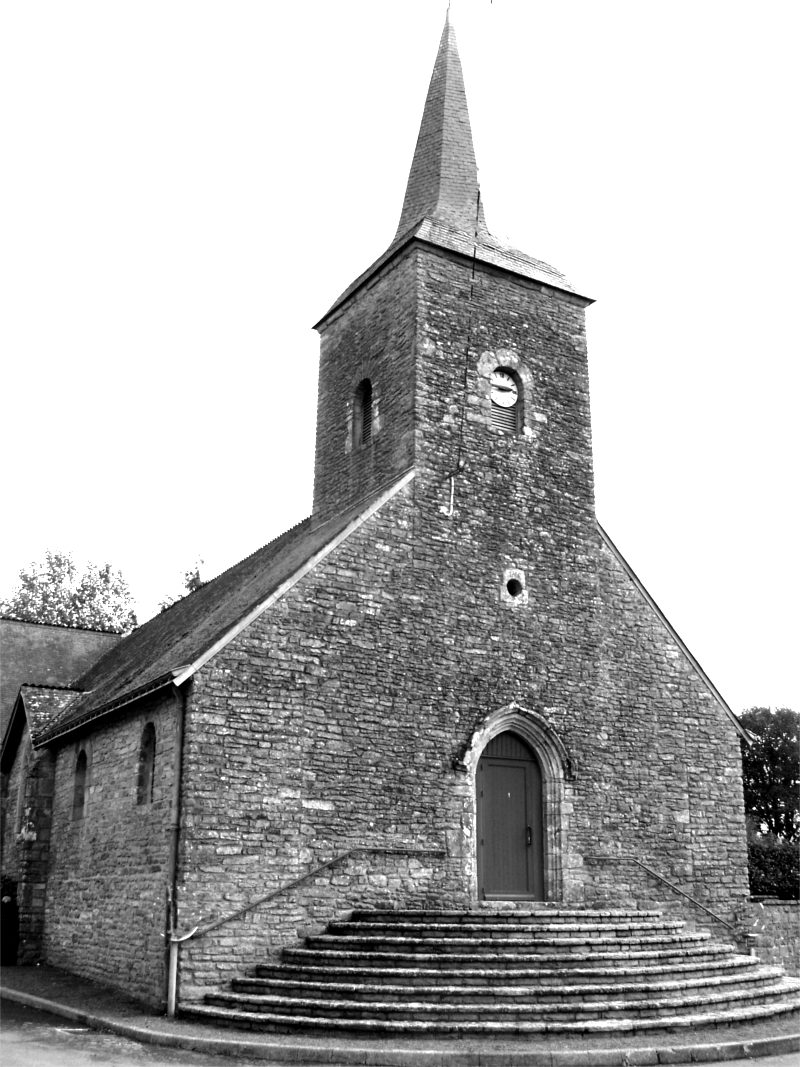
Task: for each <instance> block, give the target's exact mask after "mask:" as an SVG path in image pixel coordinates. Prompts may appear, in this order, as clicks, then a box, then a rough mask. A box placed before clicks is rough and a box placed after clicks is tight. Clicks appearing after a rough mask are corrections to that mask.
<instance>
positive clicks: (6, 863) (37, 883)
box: [2, 726, 54, 964]
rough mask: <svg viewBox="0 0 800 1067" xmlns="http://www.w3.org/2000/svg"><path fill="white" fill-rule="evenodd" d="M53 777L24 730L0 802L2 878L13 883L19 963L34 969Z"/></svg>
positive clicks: (44, 757) (38, 954)
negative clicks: (0, 814)
mask: <svg viewBox="0 0 800 1067" xmlns="http://www.w3.org/2000/svg"><path fill="white" fill-rule="evenodd" d="M53 772H54V765H53V759H52V755H51V753H49V752H46V751H45V752H34V751H33V750H32V748H31V744H30V735H29V732H28V727H27V726H25V727H24V729H23V732H22V736H21V738H20V741H19V745H18V747H17V754H16V758H15V760H14V764H13V766H12V768H11V771H10V773H9V775H8V779H7V782H6V786H5V796H4V798H3V803H4V812H3V842H2V846H3V872H2V873H3V875H4V876H5V877H8V878H10V879H12V880H13V881H14V882H15V883H16V896H17V908H18V914H19V946H18V951H17V962H18V963H24V964H30V963H36V962H38V961H39V960H40V959H41V956H42V931H43V927H44V909H45V887H46V881H47V868H48V861H49V855H50V834H51V818H52V806H53Z"/></svg>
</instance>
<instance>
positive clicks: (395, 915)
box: [349, 904, 661, 926]
mask: <svg viewBox="0 0 800 1067" xmlns="http://www.w3.org/2000/svg"><path fill="white" fill-rule="evenodd" d="M660 918H661V912H660V911H644V910H639V909H638V908H614V909H605V910H601V909H595V908H561V907H554V906H552V905H547V904H541V905H539V907H535V908H529V909H525V910H522V909H518V908H514V909H513V910H508V911H496V910H492V911H488V910H484V911H377V910H376V911H354V912H353V913H352V915H351V917H350V920H349V921H350V922H353V923H376V922H378V923H391V924H393V925H397V924H398V923H411V924H414V925H425V924H426V923H437V924H442V923H446V924H447V925H449V926H461V925H468V926H473V925H475V924H476V923H478V924H482V923H489V924H491V925H496V924H498V923H503V924H505V925H509V926H514V925H517V924H519V923H523V924H524V923H528V922H536V923H538V922H541V921H546V922H549V923H554V922H563V923H572V922H584V923H585V922H593V923H606V922H607V921H608V920H615V921H616V920H619V921H622V922H624V921H628V920H629V921H631V922H643V921H646V920H658V919H660Z"/></svg>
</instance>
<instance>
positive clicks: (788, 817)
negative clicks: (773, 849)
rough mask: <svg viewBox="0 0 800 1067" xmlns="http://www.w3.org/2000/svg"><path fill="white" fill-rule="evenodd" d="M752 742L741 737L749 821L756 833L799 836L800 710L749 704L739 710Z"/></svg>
mask: <svg viewBox="0 0 800 1067" xmlns="http://www.w3.org/2000/svg"><path fill="white" fill-rule="evenodd" d="M740 721H741V723H742V726H744V727H745V729H746V730H749V731H750V733H751V734H752V735H753V743H752V744H751V745H747V744H745V743H744V742H742V779H743V782H744V805H745V811H746V813H747V817H748V823H749V824H750V825H751V827H752V829H753V830H754V831H755V833H756V834H762V835H763V834H764V833H767V834H772V835H773V836H774V837H776V838H780V839H782V840H783V841H794V840H795V839H796V838H798V837H800V715H798V713H797V712H796V711H792V710H791V709H790V708H778V709H777V710H776V711H771V710H770V709H769V708H750V709H749V710H748V711H746V712H744V714H743V715H742V716H741V720H740Z"/></svg>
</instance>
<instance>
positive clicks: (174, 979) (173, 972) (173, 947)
mask: <svg viewBox="0 0 800 1067" xmlns="http://www.w3.org/2000/svg"><path fill="white" fill-rule="evenodd" d="M359 853H375V854H377V855H381V856H446V855H447V853H446V852H445V850H444V849H443V848H366V847H362V848H349V849H348V850H347V851H346V852H340V853H339V854H338V856H334V857H333V859H329V860H328V861H327V862H326V863H320V864H319V866H317V867H314V868H313V870H310V871H306V873H305V874H301V875H300V877H299V878H293V879H292V881H291V882H286V884H285V885H282V886H278V888H277V889H273V890H272V892H270V893H266V894H265V895H264V896H263V897H259V898H258V899H257V900H251V901H250V903H249V904H245V906H244V907H243V908H237V909H236V911H232V912H231V913H230V914H229V915H223V916H222V918H221V919H215V921H214V922H213V923H209V924H208V925H207V926H195V927H194V928H193V929H191V930H190V931H189V933H188V934H179V933H178V932H177V930H173V931H172V933H171V934H170V938H169V961H168V966H167V1015H168V1016H169V1017H170V1018H173V1017H174V1015H175V1012H176V1011H177V1008H178V951H179V948H180V945H181V944H182V943H183V942H184V941H192V940H193V939H195V938H198V937H203V936H204V935H205V934H208V933H210V932H211V931H212V930H217V929H218V928H219V927H220V926H224V925H225V923H229V922H231V921H232V920H233V919H238V918H240V916H242V915H245V914H246V913H247V912H248V911H252V910H253V909H254V908H257V907H258V906H259V905H260V904H266V902H267V901H268V900H273V899H274V898H275V897H278V896H280V895H281V893H286V892H288V891H289V890H290V889H294V888H295V886H298V885H300V884H301V883H302V882H306V881H308V879H309V878H314V877H315V876H316V875H318V874H319V873H320V871H324V870H327V869H328V867H333V866H335V865H336V864H337V863H341V862H342V861H343V860H346V859H349V858H350V856H355V855H358V854H359Z"/></svg>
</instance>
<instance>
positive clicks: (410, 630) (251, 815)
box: [180, 249, 747, 998]
mask: <svg viewBox="0 0 800 1067" xmlns="http://www.w3.org/2000/svg"><path fill="white" fill-rule="evenodd" d="M411 267H413V270H414V274H413V284H414V287H415V288H414V293H415V300H416V312H415V317H414V324H415V330H416V334H415V352H416V367H415V371H414V374H413V376H409V375H408V374H399V371H398V374H399V377H398V379H397V381H396V382H395V383H394V384H393V385H392V389H400V390H402V391H403V397H397V398H395V403H396V405H397V406H398V410H406V409H405V407H404V406H403V405H404V404H407V403H408V399H407V398H408V396H409V395H410V394H411V393H412V392H413V393H414V395H415V405H416V408H415V410H416V416H417V417H416V423H415V430H414V434H415V444H414V454H415V457H416V458H415V468H416V471H417V474H416V477H415V479H414V480H413V482H412V483H410V485H409V486H407V487H406V488H405V489H404V490H402V492H401V493H400V494H399V495H397V496H396V497H394V498H393V499H392V500H391V501H390V502H389V503H387V504H386V505H384V507H383V508H382V509H381V510H380V511H379V512H378V513H377V514H376V515H375V516H373V517H372V518H371V519H369V520H368V521H367V522H366V523H365V524H364V525H363V526H362V527H361V528H360V529H359V530H357V531H356V532H355V533H354V534H353V535H351V537H350V538H349V539H348V540H347V541H346V542H344V543H343V544H342V545H341V546H339V547H338V548H337V549H336V550H335V551H334V552H333V553H332V554H331V555H330V556H329V557H328V558H327V559H326V560H325V561H324V562H322V563H321V564H319V565H318V566H317V567H316V568H315V569H314V570H313V571H312V572H310V573H309V574H308V575H306V576H305V577H304V578H303V579H302V580H301V581H300V582H299V583H298V584H297V585H296V586H295V587H294V588H293V589H292V590H291V591H290V592H289V593H287V594H286V595H285V596H284V597H283V598H282V599H281V600H280V601H279V602H278V603H277V604H276V605H274V606H273V607H272V608H271V609H270V610H269V612H268V613H266V614H265V615H263V616H261V617H260V618H259V619H258V620H257V621H255V622H254V623H253V624H251V625H250V626H249V627H248V628H247V629H246V630H245V631H244V632H243V633H241V634H240V635H239V636H238V637H237V638H236V639H235V640H234V641H232V642H231V643H230V644H229V645H228V646H227V647H226V648H225V649H223V650H222V651H221V652H220V653H218V654H217V655H216V656H215V657H214V658H213V659H212V660H211V661H210V662H209V664H207V665H206V667H204V668H203V669H202V670H201V672H200V674H199V676H198V677H197V678H196V680H195V690H194V695H193V699H192V705H191V710H190V714H189V716H188V720H187V734H186V766H185V802H184V813H185V821H184V832H183V838H182V842H183V843H182V847H183V854H182V856H183V858H182V867H181V870H182V875H181V883H182V888H181V894H180V909H181V925H182V926H185V927H190V926H192V925H194V924H195V923H196V922H198V921H201V920H202V921H210V920H212V919H215V918H217V917H219V916H221V915H223V914H225V913H226V912H227V911H232V910H234V909H235V908H237V907H240V906H243V905H244V904H246V903H247V902H248V901H252V900H254V899H257V898H258V897H260V896H262V895H264V894H265V893H267V892H269V891H270V890H272V889H277V888H279V887H281V886H283V885H285V884H286V883H288V882H290V881H291V880H293V879H295V878H297V877H299V876H301V875H303V874H305V873H306V872H308V871H310V870H312V869H313V868H314V867H315V865H317V864H319V863H321V862H325V861H327V860H329V859H331V858H332V857H333V856H335V855H337V854H339V853H341V852H343V851H345V850H347V849H350V848H353V847H354V846H356V845H358V846H362V847H371V848H377V847H380V846H384V847H400V846H406V847H408V846H411V847H417V848H430V849H433V848H442V849H444V851H445V856H444V857H443V858H441V859H436V860H433V861H430V860H426V859H425V858H424V857H420V858H418V859H417V860H414V861H413V864H412V861H410V860H408V858H398V857H392V856H390V855H382V854H380V853H372V854H370V855H369V856H368V857H367V856H363V855H362V856H361V857H359V858H353V859H352V860H351V861H348V863H346V864H344V865H342V866H340V867H337V868H332V869H330V871H329V872H327V873H326V874H325V875H324V876H320V877H319V878H317V879H314V880H313V881H312V882H311V883H304V884H303V885H301V886H298V887H297V888H296V889H294V890H292V891H291V893H289V894H285V895H283V896H282V897H281V898H279V900H278V901H276V902H273V903H269V904H265V905H263V906H261V907H260V908H258V909H256V910H255V911H253V912H252V913H250V914H249V917H248V918H247V919H241V920H238V921H237V922H236V923H233V924H231V925H229V926H225V927H222V928H221V929H219V930H218V931H216V932H215V933H213V934H210V935H209V936H208V937H206V938H203V939H202V940H199V941H197V942H188V943H187V944H186V946H185V947H184V950H183V966H182V979H181V982H182V985H181V989H182V996H183V997H185V998H192V997H196V996H199V995H200V994H201V993H202V991H203V990H205V989H208V988H212V987H215V986H217V985H219V984H220V983H222V982H224V981H226V980H227V979H228V978H229V977H231V976H232V974H233V973H236V972H237V971H241V970H242V969H243V968H246V967H247V966H249V965H251V964H252V963H253V962H255V960H257V959H258V958H259V957H260V956H263V955H265V954H269V953H270V952H274V951H277V950H278V949H279V948H280V947H281V946H282V945H283V944H286V943H289V942H292V941H294V940H296V938H297V937H298V936H301V935H302V934H303V933H305V932H308V931H310V930H312V929H318V928H319V927H320V926H321V925H323V924H324V922H325V921H327V920H328V919H330V918H332V917H333V916H335V915H337V914H341V913H343V912H346V911H348V910H349V909H351V908H352V907H354V906H356V905H359V904H363V903H380V902H384V903H386V902H391V903H393V904H396V905H398V906H403V905H407V906H413V905H421V904H423V903H432V904H435V905H436V906H438V907H463V906H466V905H470V904H474V903H475V897H474V893H475V792H474V789H475V786H474V779H473V777H472V772H471V771H470V769H469V768H470V767H473V768H474V761H473V762H472V763H470V757H469V752H470V746H471V743H472V741H473V739H474V738H475V737H476V736H486V735H487V731H490V729H491V723H492V722H493V721H495V720H496V718H497V715H498V714H500V713H501V712H502V714H509V712H508V709H509V708H514V707H517V706H519V707H521V708H523V709H527V712H530V713H532V715H533V716H535V719H536V722H537V723H538V724H540V725H541V728H542V729H544V730H546V731H549V733H550V734H551V735H552V736H554V737H556V738H557V739H558V742H559V744H560V745H561V746H562V748H563V750H564V752H566V754H567V761H568V763H569V765H570V767H571V771H572V774H571V780H567V776H565V780H564V781H560V782H556V781H554V782H553V783H551V785H550V787H549V788H550V794H548V795H549V796H551V799H552V800H553V803H555V799H557V800H558V803H559V805H560V808H559V811H560V816H559V817H560V819H561V825H560V827H558V828H557V832H556V834H555V836H556V837H557V841H556V842H554V843H553V844H552V849H551V862H552V863H553V864H554V865H555V866H557V867H558V877H557V878H555V879H553V880H551V881H552V884H553V885H555V886H557V889H556V890H555V891H557V893H558V895H559V896H560V897H561V898H562V899H565V900H568V901H571V902H576V903H581V902H585V903H595V902H598V901H600V900H605V899H614V900H619V901H620V902H627V901H628V900H630V899H634V900H636V901H641V902H642V903H657V902H658V897H659V891H657V890H655V889H654V888H653V887H652V886H648V885H647V884H646V882H645V880H643V879H642V878H640V877H639V875H638V873H637V874H635V875H627V874H626V875H625V877H624V878H622V877H620V874H619V869H618V867H617V868H615V867H614V866H613V865H612V864H610V863H606V862H605V861H603V862H600V863H598V862H596V858H597V857H598V856H603V855H610V856H614V857H617V859H622V860H625V858H626V857H632V856H642V857H651V858H652V859H653V860H654V861H655V860H657V861H658V864H659V868H658V869H660V870H661V871H662V872H663V873H664V874H665V875H667V876H672V877H673V878H674V879H675V880H677V881H678V882H679V883H683V884H684V885H686V884H687V883H688V884H689V885H690V887H691V889H693V890H694V891H695V892H696V893H697V894H698V895H699V896H700V897H701V899H703V900H706V901H708V902H710V903H711V904H713V905H714V906H715V907H717V908H719V909H720V911H721V912H722V913H724V914H725V915H730V914H731V913H732V910H733V908H734V906H735V904H736V902H737V901H741V899H742V898H743V896H744V895H746V893H747V875H746V854H745V850H744V827H743V815H742V799H741V782H740V778H739V773H740V772H739V746H738V739H737V736H736V734H735V732H734V729H733V727H732V725H731V723H730V722H729V721H728V719H727V718H726V716H725V715H724V714H723V712H722V711H721V710H720V709H719V708H718V706H717V705H716V703H715V702H714V701H713V700H712V699H711V698H710V696H709V694H708V692H707V690H706V688H705V686H704V685H703V683H702V681H701V680H700V679H699V678H698V677H696V676H695V674H694V672H693V670H692V668H691V667H690V666H689V664H688V663H687V662H686V661H685V660H684V659H683V657H682V656H681V654H680V653H679V651H678V650H677V648H676V646H675V644H674V642H673V640H672V638H671V637H670V635H669V633H668V631H667V630H666V629H665V627H664V626H663V624H662V623H661V622H660V620H659V619H658V617H657V616H655V615H654V614H653V612H652V610H651V609H650V608H649V606H648V605H647V604H646V603H645V602H644V601H643V600H642V598H641V595H640V594H639V592H638V591H637V590H636V589H635V587H633V585H632V583H631V582H630V580H629V578H628V576H627V575H626V574H625V572H624V571H623V569H622V568H621V567H620V566H619V565H618V564H617V562H616V560H615V559H614V558H612V557H611V555H610V553H609V552H608V551H607V549H606V548H605V546H604V545H603V543H602V541H601V538H600V535H599V533H598V531H597V528H596V524H595V519H594V510H593V485H592V468H591V436H590V424H589V390H588V374H587V366H586V353H585V346H584V334H583V311H582V307H581V305H580V302H579V301H577V300H575V299H574V298H572V297H570V296H568V295H566V294H563V295H561V294H556V293H553V292H551V291H548V290H546V289H545V288H544V287H542V286H537V285H535V284H533V283H524V282H521V281H519V280H516V279H513V278H510V277H509V276H507V275H502V274H500V273H499V272H495V271H492V270H491V269H488V268H484V267H482V266H480V265H479V266H478V268H477V269H476V272H475V276H474V277H473V272H472V265H471V264H470V263H469V262H468V261H466V260H465V261H463V262H462V261H460V260H455V259H453V258H451V257H447V256H445V255H441V254H439V253H438V252H435V251H432V250H424V251H423V250H419V249H418V250H417V251H416V252H415V253H414V254H413V255H410V256H409V257H408V258H407V259H406V260H405V261H404V263H403V264H401V265H399V266H398V267H397V268H396V269H397V271H398V275H397V277H398V279H402V284H401V282H400V281H399V280H398V285H399V286H400V287H401V289H402V294H398V299H399V300H400V304H401V306H402V308H406V303H405V300H406V297H405V288H404V287H405V286H406V285H408V284H411V283H410V281H409V270H410V268H411ZM378 293H381V294H382V295H381V296H380V302H382V309H383V310H382V312H381V314H377V313H376V310H375V307H376V304H375V302H376V301H377V300H378V295H377V294H378ZM388 294H389V290H388V289H387V290H386V291H385V292H384V290H381V288H380V285H376V286H375V288H374V290H370V291H368V292H366V293H364V294H357V295H356V297H355V298H354V305H353V307H352V308H351V309H350V310H349V311H348V312H347V314H350V315H351V316H352V320H351V321H352V324H353V325H352V330H353V332H352V338H353V341H352V344H351V345H344V346H343V348H341V349H340V350H339V351H340V352H345V351H348V350H349V351H351V356H350V357H349V358H353V359H355V355H356V349H357V348H358V345H359V344H361V343H366V342H364V341H363V339H364V337H368V338H369V351H370V352H372V353H373V357H374V358H376V359H378V358H382V357H379V355H376V353H379V352H380V350H381V345H384V346H385V350H386V351H387V352H388V351H390V350H392V345H393V338H394V334H393V333H391V330H390V332H389V333H388V334H387V333H385V332H384V333H383V334H381V331H382V330H384V331H385V330H386V329H390V327H388V326H387V325H386V323H388V322H390V321H391V316H390V310H391V308H390V304H389V302H388ZM360 302H363V306H364V315H365V320H368V321H369V323H370V329H369V330H368V331H366V332H365V333H359V332H358V331H357V330H356V328H355V323H356V319H357V312H358V307H359V303H360ZM401 314H402V315H406V311H402V312H401ZM386 316H388V318H387V317H386ZM345 318H346V316H345V315H343V319H342V321H343V322H344V321H345ZM406 321H407V320H406V319H404V322H406ZM409 321H410V320H409ZM341 358H344V357H343V356H342V357H341ZM382 366H385V364H382ZM496 366H502V367H509V368H511V369H513V370H514V372H515V373H516V374H518V376H519V379H520V381H521V382H522V383H523V389H524V396H525V426H524V431H523V432H522V433H521V434H519V435H505V434H503V433H502V431H499V430H497V429H493V428H492V427H491V425H490V423H491V405H490V401H489V380H490V376H491V371H492V370H493V369H494V367H496ZM357 375H361V370H360V369H357V370H356V369H355V364H354V369H353V370H352V371H349V372H348V373H347V374H345V375H344V377H345V378H347V379H349V378H352V379H353V385H355V384H356V376H357ZM376 381H377V378H376ZM465 383H466V391H465V387H464V386H465ZM348 388H349V386H348ZM328 399H330V397H328ZM340 399H342V400H343V399H344V394H343V395H342V398H340ZM325 402H326V400H325V398H323V397H321V400H320V404H321V411H322V408H323V407H324V405H325ZM340 411H341V405H340ZM383 411H384V412H386V413H387V422H386V423H384V424H383V425H382V427H381V431H380V432H381V433H382V434H385V435H386V439H391V438H392V435H393V434H397V435H398V436H397V437H396V438H394V440H400V439H405V433H406V429H405V427H406V423H405V421H404V419H405V416H403V418H402V419H401V420H400V424H399V425H397V426H395V425H393V423H392V420H391V418H390V417H389V415H388V413H389V411H390V407H389V405H388V404H387V405H385V406H384V408H383ZM325 417H326V418H327V417H328V416H327V415H326V416H325ZM340 417H341V414H340V416H337V418H340ZM382 417H383V416H382ZM335 421H336V420H335V419H334V422H335ZM320 441H322V442H326V443H325V447H326V448H328V449H329V450H330V452H331V457H330V458H328V459H326V461H325V462H326V463H327V467H326V466H325V465H324V464H321V465H320V466H318V470H317V475H318V486H317V492H318V499H322V498H323V497H324V493H325V487H324V485H323V484H322V483H321V482H320V477H321V476H322V475H324V474H325V472H326V471H327V472H328V473H329V474H330V476H331V477H332V478H333V481H334V483H337V479H340V478H342V477H344V475H343V474H342V472H343V471H344V470H345V464H346V463H348V462H350V461H349V460H347V459H346V458H345V456H346V452H345V442H344V441H342V440H341V435H339V436H337V435H336V434H332V435H330V436H326V434H325V432H323V433H322V434H321V437H320ZM393 462H394V461H393V460H392V461H391V462H389V461H387V464H386V466H385V468H384V470H385V471H386V472H389V471H390V470H391V467H392V463H393ZM337 465H338V466H337ZM351 473H352V471H351ZM348 477H350V475H348ZM371 477H372V475H371V474H369V472H364V473H363V480H362V482H361V483H360V484H362V485H363V486H364V488H368V487H369V486H370V485H372V484H374V483H373V482H372V481H371V480H370V479H371ZM451 477H452V480H451ZM337 484H339V485H342V484H344V482H342V481H339V482H338V483H337ZM348 484H350V485H352V484H354V483H352V482H350V483H348ZM348 491H349V490H348ZM320 493H321V494H323V497H319V494H320ZM337 496H339V497H341V493H340V491H339V490H338V489H337V490H335V491H333V490H332V493H331V497H330V498H329V499H328V504H327V505H326V506H328V505H329V504H331V502H332V501H333V500H334V499H335V498H336V497H337ZM510 573H513V574H514V575H515V576H518V577H519V578H520V579H521V581H522V584H523V585H524V592H523V595H521V596H520V597H518V598H515V597H512V596H510V595H509V594H508V592H507V590H506V581H507V576H508V575H509V574H510ZM502 709H506V711H502ZM527 712H525V711H522V712H519V714H522V715H524V714H527ZM473 756H474V752H473ZM465 761H466V762H465ZM556 762H557V761H556ZM459 765H460V766H461V767H462V768H464V767H466V768H467V769H466V772H465V771H464V770H463V769H461V770H460V769H459ZM554 765H555V764H554ZM220 793H221V794H222V796H223V798H224V799H223V802H222V803H221V804H220V803H219V800H218V798H219V795H220ZM414 864H417V866H414Z"/></svg>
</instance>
